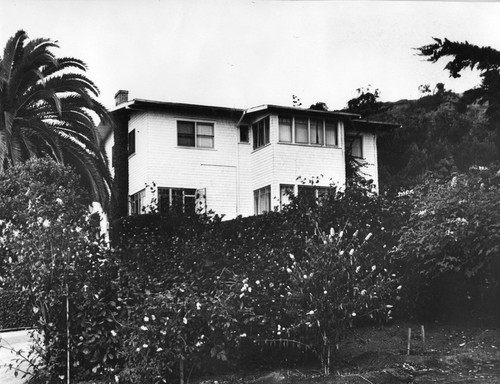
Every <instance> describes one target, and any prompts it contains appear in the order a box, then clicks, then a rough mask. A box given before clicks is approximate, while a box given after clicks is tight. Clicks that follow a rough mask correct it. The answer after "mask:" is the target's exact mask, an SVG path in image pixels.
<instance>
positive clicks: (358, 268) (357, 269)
mask: <svg viewBox="0 0 500 384" xmlns="http://www.w3.org/2000/svg"><path fill="white" fill-rule="evenodd" d="M360 269H361V267H360V266H359V265H358V266H357V267H356V273H358V272H359V270H360Z"/></svg>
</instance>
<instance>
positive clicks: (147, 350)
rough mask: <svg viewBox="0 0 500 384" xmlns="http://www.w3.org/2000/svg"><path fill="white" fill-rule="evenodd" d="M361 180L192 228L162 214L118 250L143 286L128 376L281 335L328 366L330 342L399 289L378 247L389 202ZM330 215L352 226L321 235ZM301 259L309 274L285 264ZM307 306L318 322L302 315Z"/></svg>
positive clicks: (138, 287) (135, 286) (155, 376)
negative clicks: (326, 238) (177, 226)
mask: <svg viewBox="0 0 500 384" xmlns="http://www.w3.org/2000/svg"><path fill="white" fill-rule="evenodd" d="M363 180H364V179H363ZM355 185H357V183H354V182H353V183H352V185H351V187H350V188H349V189H348V190H347V191H339V190H337V189H335V188H331V189H330V191H329V192H328V193H327V196H322V197H321V198H320V199H316V198H315V197H314V195H307V194H306V195H305V196H306V197H304V196H302V197H301V196H299V197H297V198H295V199H292V200H293V202H292V204H291V205H290V206H289V207H288V208H287V209H285V210H284V211H283V212H272V213H267V214H264V215H261V216H255V217H248V218H238V219H235V220H232V221H230V222H223V221H220V220H219V219H218V218H213V219H211V220H210V219H208V218H201V219H200V220H201V221H200V223H199V224H197V226H195V228H196V229H195V230H187V227H186V228H184V227H183V224H182V222H181V228H183V229H182V230H175V232H173V228H170V227H169V226H168V225H165V224H160V222H161V220H168V218H167V217H159V218H157V220H160V222H158V221H155V224H153V225H152V226H149V225H148V226H146V230H145V231H142V232H137V234H136V236H135V237H133V240H132V241H131V242H129V244H128V245H127V246H126V247H125V248H124V249H122V250H121V252H122V253H123V256H122V257H123V260H129V261H127V262H124V263H123V267H124V268H123V269H122V271H121V276H122V279H126V281H127V283H126V284H123V286H124V287H125V289H127V290H129V292H131V293H132V292H135V293H136V294H137V298H136V300H135V304H134V315H133V316H131V317H130V318H129V321H130V322H129V324H130V328H129V329H130V331H129V332H128V333H127V335H126V340H127V342H126V344H127V352H126V353H127V364H128V369H127V370H126V371H124V374H123V375H124V376H122V378H123V380H129V381H130V382H135V381H134V380H136V381H141V380H142V381H148V382H156V381H158V382H161V380H163V379H165V378H166V377H167V376H168V375H171V374H172V373H174V374H175V373H176V372H177V367H179V366H180V367H181V368H180V371H179V374H184V370H185V369H188V370H190V369H192V368H193V367H196V366H199V364H201V362H202V361H203V360H206V359H207V358H209V357H210V356H212V358H220V359H223V360H225V359H227V358H230V357H232V358H233V360H235V359H237V357H238V355H239V353H240V352H239V348H238V346H239V345H241V344H242V343H243V344H245V345H247V346H248V345H250V346H254V347H257V346H258V345H265V344H266V340H267V341H270V340H279V339H285V338H286V339H287V340H288V341H287V342H289V343H292V344H296V345H299V346H302V347H303V348H305V349H307V350H308V351H314V352H315V353H317V355H318V356H319V357H321V358H322V359H323V363H324V369H325V371H328V369H329V363H328V358H327V356H328V351H330V352H332V351H331V346H334V345H335V344H336V343H337V342H338V340H339V339H340V338H341V337H343V336H344V335H345V332H346V330H347V329H348V328H349V327H350V326H352V325H354V324H355V321H359V320H360V319H362V318H363V316H364V315H366V317H369V316H370V315H372V316H373V317H376V318H377V319H382V318H384V316H385V315H387V311H388V308H387V307H386V305H392V304H393V300H394V298H395V296H396V295H397V292H396V289H395V288H396V281H395V277H394V276H392V275H391V274H390V273H389V272H388V271H387V270H384V268H385V266H384V264H385V263H386V260H385V259H384V257H383V256H382V257H380V256H381V255H383V254H384V252H385V250H384V249H385V248H384V246H386V243H384V242H385V240H386V239H387V237H386V235H385V233H386V232H387V233H390V232H391V230H392V229H391V228H390V223H391V221H390V220H388V217H389V215H388V214H384V215H378V213H379V210H380V209H382V207H386V205H385V203H382V202H381V201H380V200H381V199H382V198H381V197H377V196H375V195H373V193H372V192H370V190H369V189H367V186H366V185H359V186H357V187H356V188H355V187H354V186H355ZM311 199H312V200H311ZM384 209H385V208H384ZM153 217H154V216H151V217H150V218H149V219H145V220H146V221H147V220H150V219H151V218H153ZM368 218H369V221H367V222H363V220H364V219H368ZM132 221H134V220H132ZM393 222H394V223H397V221H393ZM328 224H331V226H334V227H335V228H342V230H343V233H344V234H345V236H344V237H343V235H340V233H339V234H337V235H335V236H333V237H332V241H331V242H327V244H323V240H322V239H323V238H322V236H321V234H320V232H321V231H320V230H319V229H320V228H325V225H328ZM358 225H361V227H359V228H356V226H358ZM384 225H385V226H386V228H384ZM148 228H149V229H148ZM159 228H163V229H167V228H168V232H167V233H166V234H164V235H162V234H161V233H160V232H161V231H158V229H159ZM326 228H328V227H326ZM184 229H186V231H184ZM370 232H371V235H369V233H370ZM347 234H349V239H347ZM354 234H356V235H354ZM172 235H173V236H172ZM168 236H170V238H169V239H168V240H165V238H166V237H168ZM372 236H373V237H374V239H372V241H368V239H369V238H371V237H372ZM131 238H132V237H131ZM365 238H367V241H366V242H365V241H362V239H365ZM375 239H376V240H375ZM134 243H135V245H134ZM351 249H352V252H351ZM354 252H356V254H354ZM290 255H293V259H292V258H291V257H290ZM376 259H377V261H375V260H376ZM133 260H140V261H135V262H134V261H133ZM351 262H352V264H351ZM325 265H328V266H329V268H324V266H325ZM374 265H376V267H375V269H373V266H374ZM126 266H130V269H128V268H127V267H126ZM320 266H321V268H323V269H321V268H320ZM358 267H359V268H358ZM319 269H321V270H319ZM299 270H301V271H304V273H306V272H307V276H308V277H307V278H304V277H303V276H302V275H300V276H299V275H296V274H295V273H290V272H289V271H299ZM145 271H147V273H145ZM354 287H357V288H356V289H354ZM320 288H321V289H320ZM325 289H326V290H327V291H328V292H330V293H329V294H328V295H325V294H324V291H325ZM346 290H348V291H349V292H351V293H352V295H350V296H349V295H347V296H346V295H345V291H346ZM363 290H366V291H363ZM358 291H359V292H361V291H363V293H359V294H358ZM367 292H368V293H367ZM373 292H377V293H378V296H376V295H375V294H374V293H373ZM365 294H367V296H366V297H365ZM370 295H371V296H370ZM389 298H390V299H389ZM388 300H390V302H389V301H388ZM327 303H328V305H327ZM129 305H132V302H129ZM311 310H314V311H315V313H317V316H321V318H319V317H318V319H317V320H319V321H320V324H321V326H317V322H314V323H311V327H309V326H308V325H307V324H306V323H307V322H308V319H309V320H310V319H312V318H313V317H314V316H312V315H311V314H308V313H309V312H310V311H311ZM324 311H327V312H324ZM328 311H330V312H328ZM353 312H356V313H357V314H358V316H357V318H356V319H354V318H353V316H352V313H353ZM376 314H377V315H376ZM304 328H307V329H308V332H305V333H304V332H302V331H303V330H304ZM323 332H326V333H327V336H328V337H327V338H328V340H329V341H328V348H327V349H324V337H323ZM318 335H320V336H318ZM257 349H258V348H257ZM247 357H248V356H247Z"/></svg>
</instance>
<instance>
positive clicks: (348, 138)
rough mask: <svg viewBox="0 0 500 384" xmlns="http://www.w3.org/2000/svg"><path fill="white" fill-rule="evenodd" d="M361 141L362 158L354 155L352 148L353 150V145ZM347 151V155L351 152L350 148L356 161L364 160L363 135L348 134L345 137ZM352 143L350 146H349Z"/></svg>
mask: <svg viewBox="0 0 500 384" xmlns="http://www.w3.org/2000/svg"><path fill="white" fill-rule="evenodd" d="M358 140H359V152H360V156H356V155H354V154H353V153H352V148H353V144H354V142H355V141H358ZM344 141H345V151H346V153H347V151H348V150H349V147H350V150H351V155H352V156H353V157H354V158H355V159H364V158H365V157H364V148H363V135H361V134H346V135H345V139H344ZM348 143H350V144H348Z"/></svg>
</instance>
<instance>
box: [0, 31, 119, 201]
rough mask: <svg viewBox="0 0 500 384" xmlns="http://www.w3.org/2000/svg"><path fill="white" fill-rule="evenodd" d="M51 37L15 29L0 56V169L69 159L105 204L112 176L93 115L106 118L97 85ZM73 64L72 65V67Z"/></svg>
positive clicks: (79, 61)
mask: <svg viewBox="0 0 500 384" xmlns="http://www.w3.org/2000/svg"><path fill="white" fill-rule="evenodd" d="M58 47H59V46H58V44H57V42H55V41H52V40H50V39H46V38H37V39H29V38H28V35H27V34H26V33H25V32H24V31H18V32H17V33H16V34H15V35H14V36H13V37H12V38H10V39H9V41H8V42H7V44H6V46H5V49H4V51H3V56H2V57H0V116H1V117H0V172H3V171H4V170H5V169H6V168H8V167H11V166H13V165H16V164H19V163H21V162H24V161H25V160H27V159H29V158H33V157H43V156H50V157H51V158H53V159H55V160H56V161H58V162H60V163H64V164H71V165H72V166H74V167H75V168H76V170H77V171H78V172H79V173H80V174H81V175H82V176H83V179H84V181H85V183H86V184H87V186H88V188H89V190H90V191H91V192H92V195H93V198H94V200H96V201H99V202H100V203H101V204H102V205H103V206H104V207H105V208H106V207H107V202H108V199H109V195H110V185H111V176H110V174H109V171H108V166H107V158H106V155H105V154H104V151H102V149H101V147H100V137H99V134H98V132H97V129H96V124H95V122H94V119H95V118H99V119H101V120H105V119H107V112H106V109H105V107H104V106H102V105H101V104H100V103H99V102H98V101H97V100H96V97H97V96H98V94H99V90H98V88H97V87H96V86H95V84H94V83H93V82H92V81H91V80H89V79H88V78H87V77H86V76H85V74H84V73H83V72H85V71H86V68H87V67H86V65H85V63H84V62H83V61H81V60H79V59H75V58H72V57H63V58H57V57H56V56H55V55H54V54H53V53H52V52H51V49H52V48H58ZM75 70H76V71H75Z"/></svg>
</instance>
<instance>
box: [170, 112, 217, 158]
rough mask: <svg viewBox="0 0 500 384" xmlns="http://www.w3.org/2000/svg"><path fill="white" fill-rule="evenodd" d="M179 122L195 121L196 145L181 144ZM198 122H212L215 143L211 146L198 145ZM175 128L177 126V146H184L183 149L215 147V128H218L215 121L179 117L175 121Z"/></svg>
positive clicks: (210, 148) (209, 148)
mask: <svg viewBox="0 0 500 384" xmlns="http://www.w3.org/2000/svg"><path fill="white" fill-rule="evenodd" d="M179 122H189V123H194V146H191V145H179V125H178V124H179ZM198 124H211V125H212V127H213V136H212V139H213V145H212V146H211V147H200V146H198ZM175 128H176V134H177V148H182V149H205V150H206V149H208V150H213V149H215V128H216V122H215V121H209V120H195V119H183V118H179V119H176V121H175ZM200 136H206V135H200Z"/></svg>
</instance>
